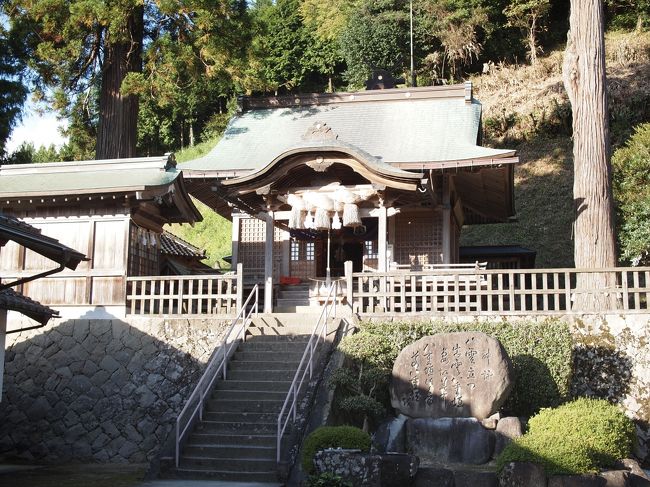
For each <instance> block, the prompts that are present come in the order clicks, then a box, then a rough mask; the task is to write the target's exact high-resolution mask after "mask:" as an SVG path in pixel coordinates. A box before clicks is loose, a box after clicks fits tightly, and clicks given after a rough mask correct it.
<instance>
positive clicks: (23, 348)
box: [0, 319, 228, 462]
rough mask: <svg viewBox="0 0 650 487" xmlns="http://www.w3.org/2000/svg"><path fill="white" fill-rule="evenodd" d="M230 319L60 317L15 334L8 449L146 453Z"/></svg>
mask: <svg viewBox="0 0 650 487" xmlns="http://www.w3.org/2000/svg"><path fill="white" fill-rule="evenodd" d="M227 326H228V322H224V321H219V320H186V319H185V320H184V319H175V320H169V319H168V320H164V319H129V320H126V321H124V320H118V319H114V320H68V321H62V320H52V322H51V324H49V325H48V326H47V327H46V328H41V329H37V330H33V331H28V332H23V333H20V334H12V335H8V336H7V344H6V357H5V359H6V363H5V377H4V390H3V395H2V402H1V403H0V418H2V421H0V456H3V457H5V458H21V459H25V460H33V459H35V460H39V461H47V462H50V461H67V460H75V461H99V462H146V461H150V460H152V459H153V458H154V457H155V456H156V455H157V453H158V452H159V451H160V448H161V447H162V445H163V443H164V442H165V440H166V438H167V437H168V435H169V433H170V432H171V430H172V427H173V425H174V422H175V420H176V416H177V414H178V413H179V412H180V410H181V408H182V407H183V404H184V402H185V399H186V398H187V396H188V395H189V394H190V393H191V391H192V388H193V387H194V385H195V384H196V382H197V380H198V378H199V377H200V373H201V370H202V368H203V367H204V366H205V364H206V362H207V360H208V359H209V357H210V355H211V354H212V352H213V350H214V349H215V347H217V346H218V345H219V344H220V342H221V338H222V335H223V333H224V331H225V330H226V328H227Z"/></svg>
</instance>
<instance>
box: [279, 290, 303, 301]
mask: <svg viewBox="0 0 650 487" xmlns="http://www.w3.org/2000/svg"><path fill="white" fill-rule="evenodd" d="M308 297H309V289H308V288H301V289H282V290H280V291H279V292H278V299H284V298H308Z"/></svg>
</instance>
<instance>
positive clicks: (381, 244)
mask: <svg viewBox="0 0 650 487" xmlns="http://www.w3.org/2000/svg"><path fill="white" fill-rule="evenodd" d="M378 223H379V224H378V226H377V241H378V242H377V243H378V246H377V247H378V248H377V260H378V262H377V270H378V271H379V272H386V270H387V269H388V263H387V262H386V257H387V256H386V248H387V246H386V245H387V237H388V235H387V233H388V232H387V230H388V224H387V223H388V212H387V210H386V207H385V206H384V202H383V201H381V202H380V203H379V222H378Z"/></svg>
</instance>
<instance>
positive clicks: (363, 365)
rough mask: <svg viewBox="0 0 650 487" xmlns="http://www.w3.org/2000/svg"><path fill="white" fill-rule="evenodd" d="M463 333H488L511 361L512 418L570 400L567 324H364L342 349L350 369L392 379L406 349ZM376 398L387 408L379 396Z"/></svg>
mask: <svg viewBox="0 0 650 487" xmlns="http://www.w3.org/2000/svg"><path fill="white" fill-rule="evenodd" d="M458 331H479V332H483V333H486V334H487V335H490V336H493V337H494V338H496V339H498V340H499V341H500V342H501V343H502V345H503V347H504V348H505V350H506V352H507V353H508V356H509V357H510V359H511V360H512V365H513V369H514V380H515V384H514V388H513V390H512V392H511V394H510V397H509V398H508V401H507V402H506V404H505V405H504V407H503V409H504V411H506V412H507V413H508V414H511V415H514V416H530V415H531V414H534V413H536V412H537V411H539V410H540V409H541V408H544V407H553V406H557V405H559V404H561V403H562V402H563V401H564V400H566V398H567V397H568V395H569V387H570V383H571V371H572V369H571V364H572V360H573V357H572V353H573V342H572V339H571V333H570V331H569V326H568V324H566V323H564V322H561V321H558V320H546V321H544V322H539V323H536V322H529V321H501V322H489V323H485V322H474V323H446V322H443V321H431V322H416V323H409V322H393V323H369V322H366V323H362V324H361V327H360V331H359V332H358V333H357V334H355V335H352V336H349V337H346V338H345V339H344V340H342V342H341V344H340V346H339V348H340V350H341V351H342V352H343V353H344V354H346V356H347V357H348V358H349V359H351V363H350V364H349V367H350V368H352V369H356V370H365V371H367V370H368V369H369V368H376V369H379V373H382V374H385V376H386V378H387V379H388V378H389V377H390V373H391V370H392V367H393V363H394V362H395V359H396V358H397V355H398V354H399V352H400V351H401V350H402V349H403V348H404V347H406V346H407V345H409V344H411V343H413V342H414V341H416V340H419V339H420V338H422V337H423V336H427V335H435V334H437V333H449V332H458ZM386 383H387V381H386ZM384 391H385V392H384ZM381 392H382V394H384V395H386V397H387V395H388V388H387V387H384V388H383V390H382V391H381ZM376 397H377V398H378V400H379V401H380V402H382V399H381V398H380V395H379V393H378V394H376Z"/></svg>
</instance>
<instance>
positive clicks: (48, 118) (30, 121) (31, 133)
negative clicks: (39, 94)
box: [6, 104, 68, 154]
mask: <svg viewBox="0 0 650 487" xmlns="http://www.w3.org/2000/svg"><path fill="white" fill-rule="evenodd" d="M66 126H67V123H66V121H60V120H57V119H56V115H55V114H53V113H45V114H43V115H39V114H38V113H37V112H36V111H35V110H34V109H33V107H31V106H29V104H28V105H27V107H26V113H25V114H24V115H23V120H22V122H21V123H20V124H19V125H17V126H16V127H15V128H14V129H13V131H12V132H11V136H10V137H9V140H8V141H7V145H6V150H7V153H9V154H10V153H12V152H13V151H15V150H16V149H17V148H18V147H19V146H20V144H22V143H23V142H31V143H32V144H34V147H35V148H37V149H38V148H39V147H40V146H42V145H44V146H46V147H49V146H50V145H52V144H54V145H55V146H56V147H61V146H62V145H63V144H65V143H66V142H67V140H68V139H67V138H66V137H63V136H62V135H61V133H60V131H59V127H66Z"/></svg>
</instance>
